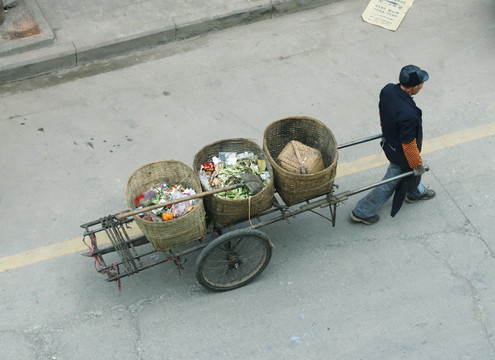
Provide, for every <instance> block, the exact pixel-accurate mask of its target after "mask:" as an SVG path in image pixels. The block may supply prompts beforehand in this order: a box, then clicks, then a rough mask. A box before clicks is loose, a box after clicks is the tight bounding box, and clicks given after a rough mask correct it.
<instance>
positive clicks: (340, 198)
mask: <svg viewBox="0 0 495 360" xmlns="http://www.w3.org/2000/svg"><path fill="white" fill-rule="evenodd" d="M424 168H425V171H430V167H429V166H428V165H424ZM412 175H414V171H412V170H411V171H408V172H405V173H403V174H400V175H397V176H394V177H391V178H390V179H386V180H382V181H379V182H377V183H374V184H371V185H368V186H365V187H363V188H361V189H358V190H354V191H346V192H343V193H341V194H339V195H336V196H337V197H338V198H339V200H344V199H346V198H348V197H349V196H352V195H356V194H359V193H362V192H363V191H366V190H369V189H373V188H375V187H378V186H380V185H383V184H387V183H389V182H392V181H395V180H400V179H404V178H406V177H408V176H412Z"/></svg>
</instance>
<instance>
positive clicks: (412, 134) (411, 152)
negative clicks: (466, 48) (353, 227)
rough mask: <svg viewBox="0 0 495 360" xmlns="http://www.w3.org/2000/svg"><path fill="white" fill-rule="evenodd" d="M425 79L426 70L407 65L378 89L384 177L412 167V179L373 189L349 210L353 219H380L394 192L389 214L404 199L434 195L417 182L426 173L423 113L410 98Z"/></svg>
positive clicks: (365, 222)
mask: <svg viewBox="0 0 495 360" xmlns="http://www.w3.org/2000/svg"><path fill="white" fill-rule="evenodd" d="M428 79H429V75H428V73H427V72H426V71H424V70H421V69H420V68H419V67H417V66H415V65H407V66H404V67H403V68H402V69H401V71H400V74H399V83H398V84H388V85H386V86H385V87H384V88H383V89H382V91H381V92H380V102H379V109H380V126H381V128H382V141H381V145H382V148H383V151H384V152H385V155H386V156H387V159H388V160H389V161H390V164H389V166H388V169H387V173H386V174H385V176H384V178H383V180H386V179H390V178H392V177H394V176H397V175H399V174H401V173H403V172H406V171H410V170H411V169H412V170H413V172H414V176H413V177H412V178H413V179H412V180H411V179H409V180H408V181H406V180H403V181H401V180H396V181H392V182H389V183H386V184H383V185H380V186H378V187H376V188H374V189H373V190H372V191H371V192H370V193H368V195H366V196H365V197H363V198H362V199H361V200H359V202H358V203H357V205H356V207H355V208H354V210H353V211H352V212H351V219H352V220H354V221H356V222H361V223H363V224H366V225H372V224H376V223H377V222H378V221H379V220H380V218H379V216H378V215H377V214H376V212H377V211H378V209H379V208H380V207H381V206H382V205H383V204H384V203H385V202H386V201H387V200H388V199H389V198H390V197H391V196H392V195H393V194H394V193H395V195H394V202H393V205H392V214H391V215H392V216H394V215H395V214H396V213H397V211H398V210H399V209H400V206H401V205H402V202H403V200H404V199H405V200H406V202H410V203H411V202H416V201H418V200H429V199H431V198H433V197H434V196H435V191H433V190H431V189H427V188H426V187H425V186H424V185H423V184H422V183H421V182H420V179H421V175H422V174H424V172H425V169H424V167H423V161H422V159H421V155H420V152H421V145H422V141H423V127H422V118H421V115H422V112H421V109H420V108H418V107H417V106H416V103H415V102H414V100H413V95H416V94H417V93H419V91H420V90H421V89H422V88H423V84H424V82H425V81H427V80H428Z"/></svg>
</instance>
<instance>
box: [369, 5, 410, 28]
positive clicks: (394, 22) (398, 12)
mask: <svg viewBox="0 0 495 360" xmlns="http://www.w3.org/2000/svg"><path fill="white" fill-rule="evenodd" d="M413 2H414V0H371V1H370V3H369V4H368V7H367V8H366V10H364V12H363V14H362V17H363V20H364V21H366V22H367V23H370V24H373V25H377V26H380V27H382V28H385V29H387V30H392V31H396V30H397V29H398V28H399V25H400V23H401V22H402V20H403V19H404V17H405V16H406V13H407V11H408V10H409V9H410V7H411V6H412V4H413Z"/></svg>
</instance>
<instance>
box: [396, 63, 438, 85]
mask: <svg viewBox="0 0 495 360" xmlns="http://www.w3.org/2000/svg"><path fill="white" fill-rule="evenodd" d="M429 78H430V77H429V75H428V73H427V72H426V71H424V70H421V69H420V68H419V67H417V66H415V65H406V66H404V67H403V68H402V69H401V71H400V75H399V82H400V83H401V85H404V86H406V87H414V86H416V85H419V84H421V83H424V82H425V81H426V80H428V79H429Z"/></svg>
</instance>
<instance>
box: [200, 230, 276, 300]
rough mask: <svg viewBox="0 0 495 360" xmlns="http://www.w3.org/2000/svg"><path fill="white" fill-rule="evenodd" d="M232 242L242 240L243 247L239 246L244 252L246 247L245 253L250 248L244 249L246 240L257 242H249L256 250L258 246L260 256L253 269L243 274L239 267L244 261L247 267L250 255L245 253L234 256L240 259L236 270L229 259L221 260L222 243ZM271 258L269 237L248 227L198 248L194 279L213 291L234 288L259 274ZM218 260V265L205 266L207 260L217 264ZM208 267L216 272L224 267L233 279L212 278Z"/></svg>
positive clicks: (223, 254) (238, 242) (238, 243)
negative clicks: (199, 249)
mask: <svg viewBox="0 0 495 360" xmlns="http://www.w3.org/2000/svg"><path fill="white" fill-rule="evenodd" d="M235 241H237V244H236V246H238V245H240V244H241V242H242V245H243V246H241V248H242V247H244V249H242V250H244V252H246V250H247V252H249V249H246V248H247V246H246V245H245V243H246V241H248V242H254V241H256V242H257V244H255V243H251V245H253V246H256V248H257V249H258V248H259V250H261V251H262V254H260V256H259V259H256V260H255V261H258V263H256V264H255V266H254V267H253V269H252V270H249V272H248V273H247V274H242V269H241V267H242V266H243V264H245V265H244V267H246V265H249V264H248V261H249V260H250V257H249V254H247V255H245V254H244V252H243V253H240V254H238V253H237V252H236V256H237V257H239V258H241V259H242V261H241V263H240V264H238V265H239V266H238V267H236V268H235V269H233V268H232V267H231V265H232V264H231V263H229V260H228V259H223V260H222V258H223V257H224V256H225V255H226V254H227V252H226V251H225V250H224V248H225V246H228V245H229V244H231V243H230V242H235ZM271 257H272V245H271V243H270V240H269V239H268V236H267V235H266V234H265V233H264V232H262V231H259V230H256V229H249V228H248V229H240V230H233V231H231V232H228V233H226V234H224V235H222V236H220V237H218V238H217V239H215V240H213V241H212V242H211V243H210V244H208V246H206V247H205V248H204V249H203V250H202V251H201V253H200V254H199V256H198V258H197V259H196V264H195V271H196V279H197V280H198V282H199V283H200V284H201V285H203V286H204V287H205V288H207V289H209V290H213V291H228V290H233V289H237V288H239V287H241V286H244V285H246V284H247V283H248V282H250V281H252V280H253V279H254V278H256V277H257V276H258V275H259V274H261V273H262V272H263V270H264V269H265V268H266V266H267V265H268V263H269V262H270V259H271ZM217 259H218V260H217ZM218 261H220V266H218V265H215V266H214V267H212V266H211V265H208V263H209V262H212V263H213V262H215V263H217V262H218ZM208 268H210V269H214V271H217V272H220V271H223V269H225V274H227V273H230V274H229V275H233V276H234V278H230V279H229V281H222V280H219V279H211V278H209V273H210V272H211V271H208Z"/></svg>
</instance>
